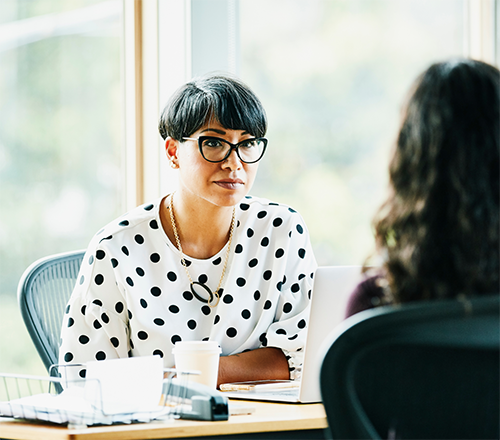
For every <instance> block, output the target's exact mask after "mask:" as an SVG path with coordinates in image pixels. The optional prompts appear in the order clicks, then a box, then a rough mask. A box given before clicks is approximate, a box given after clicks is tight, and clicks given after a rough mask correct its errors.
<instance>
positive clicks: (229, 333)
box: [226, 327, 238, 338]
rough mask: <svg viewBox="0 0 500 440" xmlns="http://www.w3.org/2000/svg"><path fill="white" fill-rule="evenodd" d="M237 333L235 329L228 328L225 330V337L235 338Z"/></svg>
mask: <svg viewBox="0 0 500 440" xmlns="http://www.w3.org/2000/svg"><path fill="white" fill-rule="evenodd" d="M237 333H238V332H237V331H236V329H235V328H234V327H229V328H228V329H227V330H226V335H227V336H228V337H229V338H234V337H235V336H236V334H237Z"/></svg>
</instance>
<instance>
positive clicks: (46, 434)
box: [0, 401, 327, 440]
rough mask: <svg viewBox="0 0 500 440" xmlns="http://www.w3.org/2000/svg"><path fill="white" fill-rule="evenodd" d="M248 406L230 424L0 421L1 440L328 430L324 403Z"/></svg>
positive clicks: (121, 438) (103, 439)
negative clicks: (62, 424)
mask: <svg viewBox="0 0 500 440" xmlns="http://www.w3.org/2000/svg"><path fill="white" fill-rule="evenodd" d="M235 403H238V401H235ZM246 403H248V406H252V407H254V408H255V412H254V413H253V414H249V415H236V416H231V417H229V420H227V421H223V422H202V421H191V420H168V421H153V422H150V423H138V424H132V425H112V426H99V427H89V428H83V429H69V428H66V427H59V426H54V425H43V424H35V423H28V422H25V421H21V420H2V419H1V418H0V438H2V439H18V440H114V439H116V440H134V439H161V438H179V437H195V436H196V437H198V436H218V435H219V436H220V435H231V434H249V433H258V432H278V431H281V432H282V431H300V430H316V429H325V428H326V427H327V421H326V415H325V411H324V409H323V405H322V404H321V403H314V404H305V405H301V404H283V403H267V402H246Z"/></svg>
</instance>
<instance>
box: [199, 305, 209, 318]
mask: <svg viewBox="0 0 500 440" xmlns="http://www.w3.org/2000/svg"><path fill="white" fill-rule="evenodd" d="M201 311H202V313H203V314H204V315H206V316H208V315H210V312H211V309H210V307H208V306H203V307H202V308H201Z"/></svg>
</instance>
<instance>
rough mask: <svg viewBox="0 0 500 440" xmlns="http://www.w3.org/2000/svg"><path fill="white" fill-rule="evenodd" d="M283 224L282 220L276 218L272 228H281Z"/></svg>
mask: <svg viewBox="0 0 500 440" xmlns="http://www.w3.org/2000/svg"><path fill="white" fill-rule="evenodd" d="M282 224H283V219H281V218H280V217H277V218H275V219H274V220H273V226H274V227H275V228H277V227H279V226H281V225H282Z"/></svg>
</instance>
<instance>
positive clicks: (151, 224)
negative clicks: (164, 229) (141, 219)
mask: <svg viewBox="0 0 500 440" xmlns="http://www.w3.org/2000/svg"><path fill="white" fill-rule="evenodd" d="M149 227H150V228H151V229H158V222H157V221H156V220H151V221H150V222H149Z"/></svg>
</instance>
